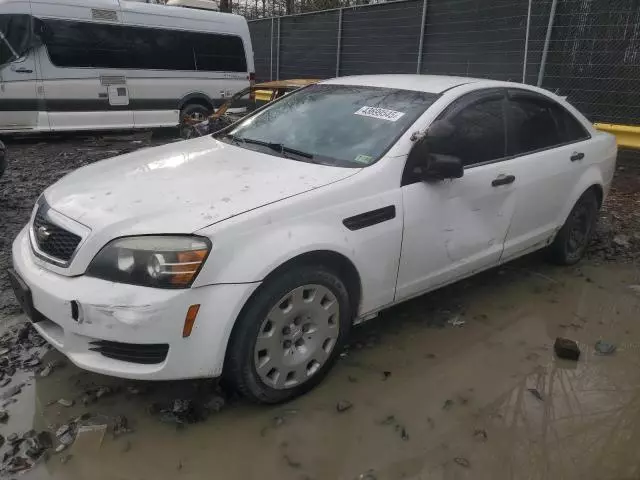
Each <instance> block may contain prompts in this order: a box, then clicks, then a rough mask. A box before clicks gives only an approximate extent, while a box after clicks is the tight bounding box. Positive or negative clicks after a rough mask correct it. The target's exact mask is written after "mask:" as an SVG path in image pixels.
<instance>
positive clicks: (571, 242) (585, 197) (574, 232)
mask: <svg viewBox="0 0 640 480" xmlns="http://www.w3.org/2000/svg"><path fill="white" fill-rule="evenodd" d="M597 218H598V199H597V198H596V195H595V192H593V190H587V191H586V192H585V193H583V194H582V196H581V197H580V198H579V199H578V201H577V202H576V204H575V205H574V207H573V209H572V210H571V213H570V214H569V217H568V218H567V220H566V222H565V223H564V225H563V226H562V228H561V229H560V231H559V232H558V235H556V238H555V239H554V241H553V243H552V244H551V245H550V247H549V254H550V257H551V260H552V261H553V262H555V263H558V264H560V265H573V264H575V263H577V262H579V261H580V259H581V258H582V257H583V255H584V252H585V251H586V249H587V246H588V245H589V241H590V240H591V235H592V234H593V231H594V230H595V225H596V221H597Z"/></svg>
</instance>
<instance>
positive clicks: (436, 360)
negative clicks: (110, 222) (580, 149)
mask: <svg viewBox="0 0 640 480" xmlns="http://www.w3.org/2000/svg"><path fill="white" fill-rule="evenodd" d="M162 141H166V140H157V141H156V140H152V139H150V137H149V136H148V135H136V136H134V137H131V136H115V137H114V136H109V137H101V138H99V139H98V140H96V138H94V137H89V138H86V139H83V138H80V137H73V138H65V139H61V140H59V141H51V140H50V139H47V140H46V141H43V142H40V143H35V142H34V141H30V142H20V143H13V144H10V145H9V148H10V151H11V155H12V159H13V161H12V164H11V166H10V170H9V171H8V172H7V176H6V177H5V178H3V179H1V180H0V219H2V231H1V237H0V268H2V269H3V270H4V268H5V267H6V266H7V265H8V264H9V262H10V258H9V250H10V240H11V239H12V238H13V236H15V234H16V233H17V231H18V230H19V229H20V228H21V226H22V224H24V223H25V222H26V221H27V219H28V216H29V212H30V210H31V208H32V205H33V202H34V201H35V199H36V198H37V195H38V193H39V192H40V191H41V190H42V188H43V187H45V186H46V185H47V184H49V183H51V182H52V181H54V180H55V179H56V178H57V177H59V176H61V175H62V174H63V173H64V172H65V171H69V170H71V169H73V168H76V167H78V166H80V165H83V164H85V163H88V162H90V161H95V160H99V159H101V158H105V157H108V156H111V155H114V154H115V152H121V151H126V150H128V149H132V148H140V147H144V146H147V145H150V144H152V143H159V142H162ZM639 207H640V156H635V157H634V156H633V155H627V154H625V155H623V158H622V159H621V161H620V165H619V168H618V172H617V175H616V179H615V185H614V189H613V191H612V195H611V197H610V199H609V201H608V202H607V205H606V206H605V208H604V209H603V212H602V218H601V222H600V227H599V230H598V235H597V236H596V238H595V239H594V242H593V244H592V246H591V248H590V250H589V255H588V258H587V259H586V260H585V261H584V262H583V263H582V264H580V265H579V266H577V267H572V268H559V267H554V266H551V265H548V264H547V263H545V262H544V259H543V258H542V256H541V255H539V254H536V255H532V256H529V257H527V258H524V259H521V260H518V261H516V262H513V263H510V264H508V265H505V266H503V267H501V268H498V269H494V270H492V271H489V272H486V273H484V274H482V275H480V276H477V277H475V278H472V279H470V280H467V281H463V282H460V283H458V284H455V285H452V286H450V287H447V288H445V289H443V290H440V291H438V292H435V293H432V294H429V295H425V296H423V297H421V298H418V299H416V300H413V301H411V302H408V303H406V304H403V305H401V306H399V307H395V308H393V309H390V310H388V311H386V312H384V313H383V314H382V315H381V316H380V317H379V318H377V319H375V320H372V321H370V322H368V323H366V324H365V325H362V326H360V327H358V328H356V329H355V334H354V339H353V341H352V343H351V346H350V347H349V349H348V350H346V351H345V352H344V353H343V355H342V358H341V359H340V361H339V362H338V364H337V366H336V368H335V369H334V371H333V372H332V373H331V374H330V375H329V377H328V378H327V380H326V381H325V382H324V383H323V384H322V385H321V386H320V387H319V388H317V389H316V390H314V391H313V392H311V393H310V394H308V395H306V396H305V397H303V398H300V399H298V400H296V401H294V402H291V403H290V404H287V405H284V406H278V407H258V406H253V405H249V404H247V403H245V402H244V401H242V400H241V399H237V398H235V397H234V396H233V395H232V394H228V393H225V392H224V391H223V390H219V389H218V388H217V387H216V385H215V384H213V383H212V382H162V383H143V382H130V381H122V380H118V379H113V378H108V377H103V376H100V375H95V374H91V373H87V372H83V371H81V370H79V369H77V368H75V367H74V366H73V365H71V364H69V362H65V361H64V358H63V357H62V356H61V355H60V354H59V353H57V352H55V351H50V350H48V349H47V348H46V346H44V345H40V340H39V339H38V338H37V336H36V335H34V334H33V332H30V331H29V330H25V329H24V326H23V325H24V323H23V321H24V319H23V316H22V315H21V314H20V313H19V311H18V309H17V306H16V305H15V303H14V302H13V299H12V298H11V296H10V295H9V293H8V285H7V282H6V279H5V277H4V273H2V274H1V275H2V276H1V277H0V306H1V307H2V310H0V319H1V320H2V324H3V325H2V331H4V336H3V337H2V338H0V369H1V370H2V377H1V378H0V385H3V384H4V383H5V382H7V381H8V383H6V385H4V386H2V387H1V388H0V404H1V405H2V407H1V408H3V409H5V410H6V413H7V414H8V419H5V421H4V423H0V434H2V439H3V440H4V445H3V446H2V448H0V460H1V461H2V468H3V469H4V471H5V473H7V474H8V471H9V470H14V471H20V470H22V469H25V468H27V467H31V465H32V464H33V463H35V466H33V468H31V469H30V470H26V471H24V472H23V473H22V476H21V478H26V479H37V480H39V479H65V480H75V479H79V480H80V479H82V480H84V479H92V480H93V479H96V480H102V479H105V480H107V479H108V480H115V479H118V480H142V479H157V480H163V479H176V478H184V479H202V478H207V479H218V478H219V479H225V480H235V479H243V480H245V479H247V480H250V479H283V480H286V479H293V480H303V479H316V480H320V479H345V480H351V479H358V478H359V479H369V480H371V479H394V480H395V479H416V480H417V479H443V480H445V479H485V478H486V479H502V478H514V479H520V478H522V479H546V478H549V479H559V478H562V479H565V478H567V479H571V478H576V479H577V478H581V479H620V480H622V479H638V478H640V457H639V456H638V454H637V446H638V444H639V443H640V325H639V324H638V319H639V318H640V267H639V264H638V260H639V259H640V208H639ZM558 336H564V337H568V338H572V339H574V340H576V341H577V342H578V343H579V346H580V348H581V351H582V354H581V357H580V359H579V361H578V362H571V361H568V360H559V359H557V358H556V356H555V355H554V352H553V341H554V340H555V338H556V337H558ZM598 340H604V341H605V342H607V343H608V344H611V345H613V346H615V347H616V350H615V352H613V353H610V354H608V355H604V354H599V353H598V352H597V351H596V349H595V346H594V345H595V343H596V342H597V341H598ZM600 347H601V350H603V349H602V345H600ZM5 349H8V351H5ZM605 350H606V349H605ZM12 369H15V372H12ZM43 369H44V370H45V376H43V375H42V373H41V372H42V370H43ZM47 373H49V374H48V375H46V374H47ZM7 379H8V380H7ZM21 384H23V385H22V387H21V389H20V392H19V393H16V392H17V389H16V386H20V385H21ZM61 400H62V401H61ZM69 403H73V405H72V406H65V405H69ZM339 403H340V406H341V407H342V406H344V407H349V406H350V408H346V410H344V411H341V412H338V411H337V409H336V406H337V405H338V404H339ZM1 418H2V412H1V411H0V419H1ZM72 420H75V423H71V424H70V421H72ZM0 421H1V420H0ZM60 427H63V428H62V430H61V429H60ZM67 427H68V429H69V432H65V431H64V430H65V428H67ZM30 430H34V431H33V432H30ZM42 432H49V435H46V434H44V435H43V434H42ZM12 433H17V434H18V435H17V436H16V437H14V438H11V437H10V435H11V434H12ZM56 433H58V434H59V435H56ZM11 441H14V442H15V443H14V445H17V446H15V447H13V449H12V447H11V445H10V443H11ZM49 441H50V444H51V447H49V448H45V447H48V445H49ZM65 442H66V443H71V445H70V446H68V447H67V448H65V449H64V450H63V451H61V452H59V453H56V452H55V449H56V448H57V447H59V445H60V444H61V443H65ZM13 450H15V455H14V454H13V453H14V452H13ZM26 450H29V453H30V454H32V456H35V457H38V458H39V460H36V461H33V460H31V459H28V457H27V456H26V455H25V453H26ZM42 451H44V452H45V453H42ZM3 456H4V457H6V458H2V457H3ZM47 457H48V458H47ZM16 458H25V459H26V460H15V459H16ZM17 475H18V474H14V475H10V478H13V477H16V478H17Z"/></svg>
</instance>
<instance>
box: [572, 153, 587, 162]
mask: <svg viewBox="0 0 640 480" xmlns="http://www.w3.org/2000/svg"><path fill="white" fill-rule="evenodd" d="M583 158H584V153H582V152H573V153H572V154H571V161H572V162H575V161H577V160H582V159H583Z"/></svg>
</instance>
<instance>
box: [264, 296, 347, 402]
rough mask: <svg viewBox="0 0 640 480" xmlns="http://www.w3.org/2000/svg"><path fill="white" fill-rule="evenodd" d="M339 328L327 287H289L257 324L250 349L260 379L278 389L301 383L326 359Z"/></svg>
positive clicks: (336, 310) (337, 313)
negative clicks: (258, 324) (255, 338)
mask: <svg viewBox="0 0 640 480" xmlns="http://www.w3.org/2000/svg"><path fill="white" fill-rule="evenodd" d="M339 332H340V307H339V304H338V300H337V298H336V296H335V295H334V294H333V293H331V291H330V290H329V289H328V288H326V287H323V286H322V285H303V286H301V287H298V288H296V289H294V290H292V291H291V292H289V293H287V294H286V295H285V296H284V297H282V298H281V299H280V300H279V301H278V303H277V304H276V305H275V306H274V307H273V308H272V309H271V311H270V312H269V314H268V315H267V317H266V318H265V320H264V321H263V322H262V325H261V326H260V331H259V333H258V338H257V340H256V346H255V349H254V362H255V367H256V371H257V373H258V375H259V376H260V379H261V380H262V381H263V382H264V383H265V384H267V385H269V386H270V387H272V388H275V389H278V390H280V389H284V388H291V387H295V386H296V385H300V384H302V383H304V382H305V381H307V380H308V379H309V378H310V377H312V376H313V375H314V374H315V373H316V372H317V371H318V370H319V369H320V367H322V365H324V364H325V362H326V361H327V360H328V358H329V355H330V354H331V351H332V350H333V348H334V347H335V345H336V342H337V340H338V334H339Z"/></svg>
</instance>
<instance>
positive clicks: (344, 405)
mask: <svg viewBox="0 0 640 480" xmlns="http://www.w3.org/2000/svg"><path fill="white" fill-rule="evenodd" d="M352 407H353V403H351V402H350V401H349V400H340V401H339V402H338V403H336V411H337V412H338V413H342V412H346V411H347V410H349V409H351V408H352Z"/></svg>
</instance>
